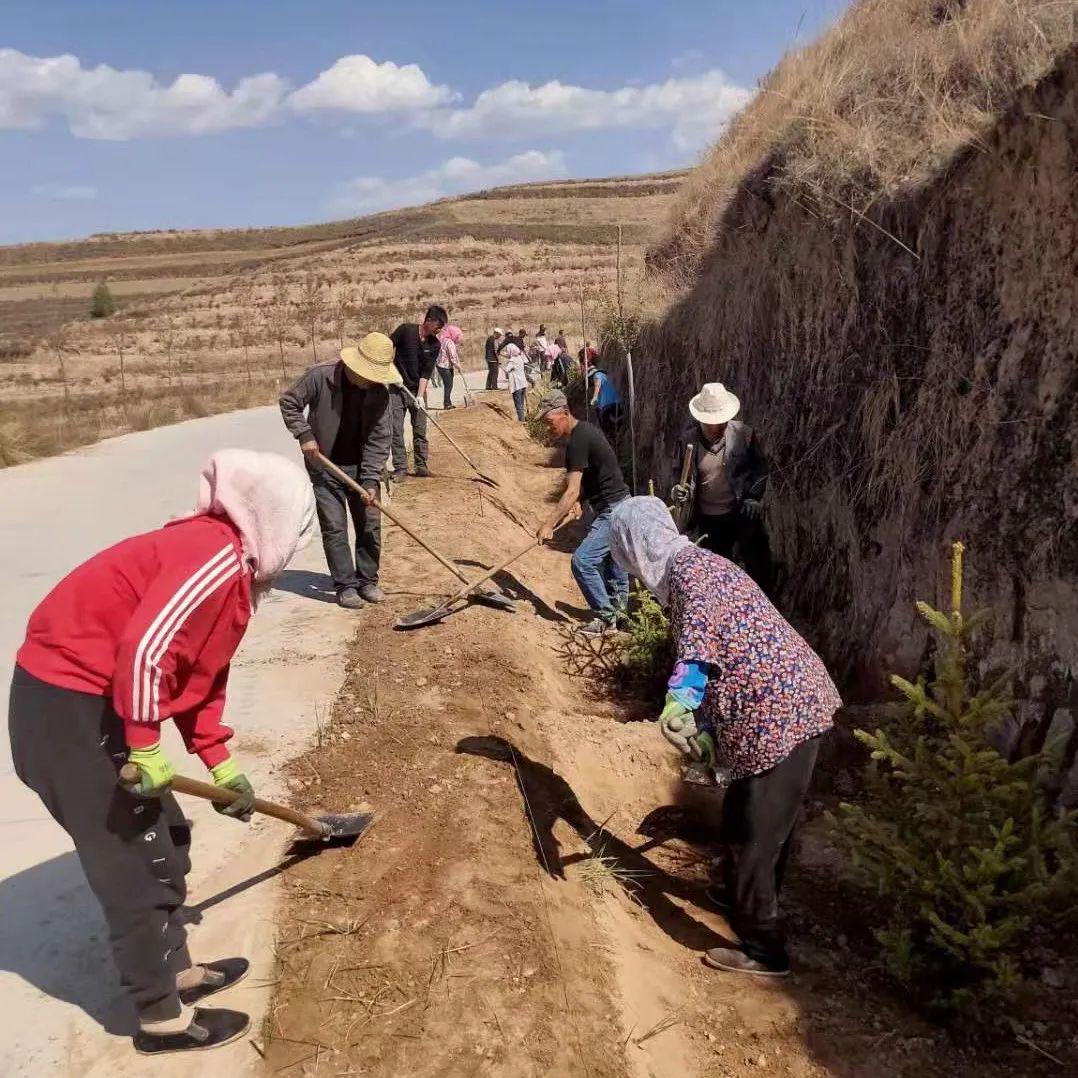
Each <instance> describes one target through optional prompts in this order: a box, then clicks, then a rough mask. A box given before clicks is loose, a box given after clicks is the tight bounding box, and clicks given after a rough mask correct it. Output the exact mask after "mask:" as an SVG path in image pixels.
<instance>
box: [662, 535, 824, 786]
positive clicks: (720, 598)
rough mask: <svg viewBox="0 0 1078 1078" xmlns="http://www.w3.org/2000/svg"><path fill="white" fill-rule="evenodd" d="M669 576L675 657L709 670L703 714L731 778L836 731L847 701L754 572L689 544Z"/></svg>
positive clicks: (771, 763)
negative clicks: (835, 724)
mask: <svg viewBox="0 0 1078 1078" xmlns="http://www.w3.org/2000/svg"><path fill="white" fill-rule="evenodd" d="M669 583H670V625H671V629H672V630H673V634H674V643H675V647H676V651H677V659H678V661H679V662H696V663H702V664H705V665H706V666H707V667H708V672H709V677H708V684H707V689H706V690H705V692H704V700H703V704H702V715H701V718H702V720H703V722H704V723H705V724H707V725H711V726H713V727H714V729H715V745H716V749H717V752H718V758H719V763H720V764H722V765H723V766H725V767H726V768H727V769H729V771H730V773H731V775H732V776H733V778H735V779H737V778H745V777H747V776H749V775H759V774H762V773H763V772H764V771H769V770H770V769H771V768H773V767H774V766H775V765H776V764H778V763H780V762H781V761H782V760H784V759H785V758H786V757H787V756H789V755H790V753H791V752H793V750H794V749H795V748H797V746H798V745H800V744H801V743H802V742H804V741H808V740H809V739H810V738H813V737H816V736H817V735H818V734H822V733H824V732H825V731H826V730H829V729H830V728H831V726H832V725H833V722H832V717H833V716H834V713H835V711H837V710H838V708H839V707H840V706H841V704H842V700H841V698H840V697H839V694H838V690H837V689H836V688H835V686H834V683H833V682H832V681H831V678H830V676H829V675H828V673H827V669H826V668H825V667H824V664H823V662H822V661H821V660H820V658H819V656H818V655H817V654H816V653H815V652H814V651H813V650H812V648H810V647H809V646H808V644H806V643H805V641H804V640H803V639H802V638H801V637H800V636H799V635H798V634H797V633H796V632H794V630H793V629H792V628H791V626H790V625H789V624H788V623H787V622H786V620H785V619H784V618H783V617H782V615H781V614H779V612H778V611H777V610H776V609H775V608H774V607H773V606H772V605H771V603H770V602H768V600H767V598H766V596H765V595H764V593H763V592H762V591H761V590H760V589H759V587H757V585H756V584H755V583H754V582H753V581H752V579H751V578H750V577H749V576H748V574H746V573H745V572H743V571H742V570H741V569H739V568H738V567H737V566H736V565H734V564H733V563H732V562H729V561H727V560H726V559H725V558H722V557H720V556H719V555H717V554H712V553H710V552H708V551H706V550H701V549H700V548H699V547H695V546H691V547H686V548H685V549H684V550H681V551H679V552H678V553H677V554H675V555H674V559H673V564H672V565H671V567H670V578H669Z"/></svg>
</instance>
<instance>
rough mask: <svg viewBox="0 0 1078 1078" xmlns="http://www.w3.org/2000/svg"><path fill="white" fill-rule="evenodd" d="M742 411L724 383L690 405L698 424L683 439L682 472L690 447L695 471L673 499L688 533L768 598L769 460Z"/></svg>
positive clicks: (714, 384)
mask: <svg viewBox="0 0 1078 1078" xmlns="http://www.w3.org/2000/svg"><path fill="white" fill-rule="evenodd" d="M740 410H741V401H740V400H738V398H737V397H736V396H735V395H734V394H733V393H731V392H730V390H728V389H727V388H726V387H725V386H724V385H723V384H722V383H721V382H708V383H707V384H706V385H704V387H703V388H702V389H701V390H700V392H699V393H697V394H696V396H695V397H693V398H692V400H690V401H689V414H690V415H691V416H692V418H693V420H694V422H693V423H692V425H691V426H689V427H687V428H686V429H685V430H684V431H682V433H681V436H680V438H679V446H678V471H679V473H680V470H681V461H682V458H683V456H684V454H685V451H686V448H687V447H688V446H690V445H691V446H693V457H692V466H691V468H690V471H689V478H688V480H687V482H686V483H684V484H681V483H679V484H678V485H676V486H675V487H674V489H673V490H672V491H671V497H672V499H673V501H674V504H675V505H678V506H683V507H684V509H685V512H684V528H685V530H686V531H695V532H698V533H699V535H700V537H701V542H700V545H701V546H703V547H705V548H706V549H707V550H710V551H712V552H713V553H715V554H720V555H722V557H724V558H729V559H730V560H731V561H733V560H735V559H737V560H740V561H741V562H742V563H743V564H744V566H745V570H746V572H748V574H749V576H751V577H752V578H753V580H755V581H756V583H757V584H759V585H760V587H761V588H763V590H764V591H765V592H768V593H770V591H771V586H772V583H773V576H774V572H773V568H772V562H771V547H770V544H769V543H768V539H767V532H766V530H765V529H764V521H763V497H764V489H765V488H766V486H767V460H766V458H765V457H764V454H763V451H762V449H761V448H760V444H759V441H758V440H757V437H756V433H755V431H754V430H753V429H752V427H750V426H749V425H748V424H747V423H740V422H738V421H737V420H736V419H735V416H736V415H737V414H738V412H740Z"/></svg>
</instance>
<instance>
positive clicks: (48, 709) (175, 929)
mask: <svg viewBox="0 0 1078 1078" xmlns="http://www.w3.org/2000/svg"><path fill="white" fill-rule="evenodd" d="M8 719H9V727H10V731H11V756H12V760H13V762H14V764H15V771H16V773H17V774H18V776H19V778H20V779H22V781H23V782H24V783H26V785H27V786H29V787H30V789H31V790H33V791H34V792H35V793H36V794H37V795H38V796H39V797H40V798H41V800H42V801H43V802H44V803H45V807H46V808H47V809H48V810H49V813H50V814H51V816H52V818H53V819H54V820H55V821H56V822H57V823H58V824H59V825H60V826H61V827H62V828H63V829H64V830H65V831H66V832H67V833H68V834H69V835H70V836H71V840H72V842H74V844H75V851H76V853H77V854H78V857H79V861H80V862H81V863H82V869H83V871H84V872H85V873H86V879H87V880H88V882H89V884H90V889H91V890H92V891H93V893H94V894H95V895H96V896H97V900H98V902H100V903H101V908H102V910H104V912H105V920H106V921H107V922H108V927H109V941H110V943H111V945H112V955H113V958H114V959H115V962H116V967H117V969H118V970H119V971H120V981H121V983H122V984H123V987H124V990H125V991H126V992H127V993H128V995H129V996H130V998H131V1001H132V1003H133V1004H134V1005H135V1008H136V1010H137V1011H138V1014H139V1018H140V1019H142V1020H143V1021H162V1020H164V1019H167V1018H175V1017H177V1016H178V1015H179V1013H180V1000H179V996H178V995H177V994H176V975H177V974H178V973H180V972H182V971H183V970H185V969H187V968H188V967H190V965H191V956H190V954H188V951H187V942H186V940H187V933H186V931H185V929H184V925H183V919H182V912H181V910H182V906H183V902H184V898H185V897H186V895H187V883H186V878H185V877H186V876H187V873H188V871H189V870H190V867H191V860H190V856H189V849H190V843H191V831H190V827H189V826H188V824H187V821H186V820H185V819H184V818H183V814H182V813H181V812H180V808H179V805H177V804H176V799H175V798H174V797H173V796H172V794H166V795H165V796H164V797H162V798H161V799H160V800H158V799H155V798H138V797H135V796H133V795H132V794H129V793H127V792H126V791H125V790H121V789H120V788H119V787H118V786H117V785H116V774H117V771H118V770H119V769H120V768H121V767H122V766H123V764H124V761H125V760H126V759H127V747H126V744H125V741H124V735H123V724H122V723H121V721H120V719H119V717H118V716H117V715H116V712H115V711H113V709H112V704H111V702H110V700H109V699H108V697H104V696H92V695H90V694H87V693H81V692H73V691H72V690H70V689H60V688H57V687H56V686H54V685H48V684H46V683H45V682H43V681H40V680H38V679H37V678H35V677H33V676H32V675H31V674H28V673H27V672H26V671H25V670H23V669H21V668H20V667H16V668H15V675H14V677H13V678H12V682H11V701H10V704H9V711H8Z"/></svg>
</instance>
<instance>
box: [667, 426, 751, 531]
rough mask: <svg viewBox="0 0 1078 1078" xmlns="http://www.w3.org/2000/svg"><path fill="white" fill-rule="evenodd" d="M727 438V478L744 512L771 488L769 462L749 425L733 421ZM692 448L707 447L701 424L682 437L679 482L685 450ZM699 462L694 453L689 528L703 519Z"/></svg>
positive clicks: (676, 474) (680, 441)
mask: <svg viewBox="0 0 1078 1078" xmlns="http://www.w3.org/2000/svg"><path fill="white" fill-rule="evenodd" d="M725 437H726V475H727V477H728V478H729V480H730V486H731V488H732V489H733V492H734V496H735V497H736V498H737V508H738V511H740V510H741V507H742V506H743V505H744V504H745V501H746V499H749V498H751V499H753V500H755V501H762V500H763V497H764V490H765V489H766V487H767V458H766V457H765V456H764V452H763V449H762V448H761V446H760V442H759V439H758V438H757V437H756V432H755V431H754V430H753V429H752V427H750V426H749V425H748V424H747V423H739V422H738V421H737V420H736V419H731V420H730V422H729V423H727V424H726V435H725ZM690 444H691V445H693V446H695V447H696V450H697V451H699V448H700V446H701V445H704V444H706V441H705V439H704V432H703V431H702V430H701V429H700V424H699V423H693V424H692V425H691V426H688V427H686V428H685V429H684V430H683V431H682V432H681V434H680V435H679V436H678V442H677V463H676V466H675V469H674V475H675V477H676V478H680V476H681V464H682V460H683V458H684V456H685V447H686V446H687V445H690ZM696 459H697V458H696V452H694V453H693V458H692V470H691V471H690V472H689V486H690V488H691V491H692V493H691V495H690V499H689V504H690V507H691V508H690V512H689V517H688V519H687V520H686V521H685V526H686V527H689V526H691V525H692V524H694V523H695V521H696V517H697V516H698V515H699V509H698V502H697V497H696V494H697V486H696ZM675 481H676V480H675Z"/></svg>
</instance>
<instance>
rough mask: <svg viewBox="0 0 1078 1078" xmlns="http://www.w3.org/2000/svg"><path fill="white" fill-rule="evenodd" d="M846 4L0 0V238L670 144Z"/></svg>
mask: <svg viewBox="0 0 1078 1078" xmlns="http://www.w3.org/2000/svg"><path fill="white" fill-rule="evenodd" d="M845 7H846V2H845V0H762V2H757V3H756V4H749V3H746V2H744V0H737V2H735V0H711V2H702V0H680V2H679V0H670V2H667V3H656V2H655V0H647V2H645V0H593V2H591V3H587V4H582V3H579V0H577V2H572V3H571V2H567V0H547V2H545V3H492V2H483V0H460V2H452V0H446V2H443V3H438V4H435V3H429V2H424V0H395V2H393V3H387V2H384V0H383V2H377V3H376V2H367V0H351V2H345V0H304V2H302V3H301V2H299V0H288V2H284V0H261V2H257V3H256V2H250V0H214V2H208V0H141V2H139V0H126V2H119V0H93V2H89V0H70V2H69V0H48V2H47V3H46V2H43V0H0V160H2V161H3V168H0V210H2V212H0V242H2V243H13V242H23V241H27V240H35V239H57V238H63V237H69V236H78V235H85V234H88V233H90V232H101V231H117V230H128V229H149V228H195V227H214V226H242V225H278V224H294V223H305V222H313V221H320V220H327V219H331V218H337V217H345V216H352V215H355V214H360V213H367V212H373V211H376V210H379V209H384V208H388V207H391V206H394V205H403V204H408V203H412V202H419V201H426V200H427V199H430V198H435V197H439V196H441V195H444V194H455V193H458V192H461V191H464V190H475V189H478V188H481V187H485V186H491V185H493V184H501V183H511V182H516V181H521V182H523V181H527V180H535V179H545V178H554V177H559V176H578V177H579V176H606V175H615V174H624V173H634V172H648V171H653V170H657V169H664V168H674V167H679V166H681V165H685V164H690V163H692V162H693V161H694V160H696V159H697V158H698V157H699V155H700V153H701V151H702V150H703V149H704V148H705V147H706V146H707V145H708V143H709V142H710V141H711V140H712V139H713V138H714V135H715V133H716V132H717V131H718V130H719V129H720V128H721V125H722V123H723V122H724V121H725V120H726V119H727V118H728V116H729V115H730V114H731V113H732V112H733V111H734V110H736V108H738V107H740V105H741V104H742V103H743V102H744V101H745V100H746V99H747V97H748V95H749V94H750V93H751V91H752V89H753V88H754V86H755V84H756V82H757V80H758V79H759V78H760V77H761V76H763V75H764V74H765V73H766V72H767V71H768V70H769V69H770V68H771V67H772V66H773V65H774V64H775V62H776V61H777V60H778V58H779V57H780V56H781V55H782V53H783V52H784V51H785V50H786V49H787V48H789V47H790V46H791V45H794V44H798V43H804V42H805V41H806V40H809V39H811V38H812V37H813V36H815V35H816V34H817V33H819V32H820V31H821V30H822V29H824V28H825V27H826V26H827V25H828V24H829V23H830V22H832V21H833V20H834V18H835V17H836V16H837V15H838V14H839V13H840V12H841V11H842V10H843V9H844V8H845ZM177 80H178V81H177Z"/></svg>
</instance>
